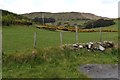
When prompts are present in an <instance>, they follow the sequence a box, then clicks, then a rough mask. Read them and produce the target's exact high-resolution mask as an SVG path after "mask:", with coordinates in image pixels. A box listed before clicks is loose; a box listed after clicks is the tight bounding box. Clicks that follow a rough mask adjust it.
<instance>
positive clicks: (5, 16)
mask: <svg viewBox="0 0 120 80" xmlns="http://www.w3.org/2000/svg"><path fill="white" fill-rule="evenodd" d="M0 11H1V12H2V25H6V26H9V25H16V24H17V25H30V24H32V22H31V20H30V19H29V18H27V17H25V16H22V15H18V14H15V13H12V12H9V11H6V10H2V9H0Z"/></svg>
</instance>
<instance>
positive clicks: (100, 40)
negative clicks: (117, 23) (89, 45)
mask: <svg viewBox="0 0 120 80" xmlns="http://www.w3.org/2000/svg"><path fill="white" fill-rule="evenodd" d="M100 42H102V28H101V27H100Z"/></svg>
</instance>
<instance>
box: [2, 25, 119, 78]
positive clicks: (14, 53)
mask: <svg viewBox="0 0 120 80" xmlns="http://www.w3.org/2000/svg"><path fill="white" fill-rule="evenodd" d="M2 30H3V52H4V55H3V73H2V76H3V78H87V76H86V75H84V74H82V73H81V72H80V71H79V66H80V65H83V64H88V63H89V64H115V63H117V62H118V58H117V50H116V49H113V50H112V51H109V50H106V51H105V52H99V51H96V52H88V51H87V50H86V49H81V50H78V51H74V50H69V49H65V50H63V49H61V48H59V47H58V46H59V45H60V39H59V32H56V31H55V32H54V31H47V30H42V29H37V28H35V26H31V27H27V26H9V27H5V26H4V27H3V28H2ZM34 32H37V49H36V50H35V49H33V34H34ZM102 34H103V40H110V41H114V42H115V43H117V42H118V41H117V36H118V34H117V33H115V32H113V33H102ZM99 35H100V34H99V33H98V32H92V33H79V42H89V41H99ZM65 43H75V33H74V32H63V44H65ZM33 51H35V54H33V53H32V52H33Z"/></svg>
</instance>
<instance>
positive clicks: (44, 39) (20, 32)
mask: <svg viewBox="0 0 120 80" xmlns="http://www.w3.org/2000/svg"><path fill="white" fill-rule="evenodd" d="M2 30H3V51H4V53H11V52H19V51H25V50H29V49H33V36H34V32H37V48H44V47H55V46H59V45H60V37H59V35H60V33H59V32H57V31H56V32H54V31H47V30H42V29H37V28H35V27H34V26H31V27H27V26H10V27H3V29H2ZM78 35H79V42H89V41H99V39H100V33H99V32H92V33H86V32H85V33H79V34H78ZM102 39H103V40H110V41H114V42H115V43H117V40H118V33H116V32H112V33H111V32H104V33H102ZM66 43H70V44H71V43H75V33H74V32H63V44H66Z"/></svg>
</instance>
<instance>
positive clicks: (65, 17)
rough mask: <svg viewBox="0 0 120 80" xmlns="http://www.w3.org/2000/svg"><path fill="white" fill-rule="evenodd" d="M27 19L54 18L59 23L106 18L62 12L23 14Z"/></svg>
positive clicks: (89, 14)
mask: <svg viewBox="0 0 120 80" xmlns="http://www.w3.org/2000/svg"><path fill="white" fill-rule="evenodd" d="M22 15H23V16H25V17H28V18H30V19H34V18H36V17H39V18H42V17H43V16H44V18H54V19H55V20H57V21H63V20H65V21H66V20H91V19H92V20H97V19H101V18H105V17H101V16H97V15H94V14H91V13H80V12H61V13H50V12H33V13H26V14H22Z"/></svg>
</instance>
